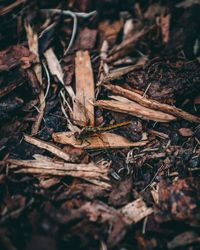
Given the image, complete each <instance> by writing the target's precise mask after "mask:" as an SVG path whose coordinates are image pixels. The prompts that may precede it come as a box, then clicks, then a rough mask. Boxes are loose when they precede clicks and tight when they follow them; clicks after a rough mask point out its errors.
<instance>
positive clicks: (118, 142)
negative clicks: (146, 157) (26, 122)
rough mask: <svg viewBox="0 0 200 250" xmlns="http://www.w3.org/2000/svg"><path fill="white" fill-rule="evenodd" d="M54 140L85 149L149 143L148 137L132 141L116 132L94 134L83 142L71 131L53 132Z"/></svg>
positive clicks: (126, 146)
mask: <svg viewBox="0 0 200 250" xmlns="http://www.w3.org/2000/svg"><path fill="white" fill-rule="evenodd" d="M52 137H53V140H54V141H55V142H58V143H61V144H70V145H72V146H74V147H78V148H85V149H96V148H129V147H139V146H144V145H146V144H147V140H146V138H144V139H143V140H142V141H139V142H131V141H129V140H128V139H127V138H125V137H123V136H121V135H116V134H114V133H101V134H98V135H94V136H92V137H90V138H87V140H85V141H83V142H81V141H78V140H76V139H75V137H74V135H73V134H72V133H71V132H59V133H53V135H52Z"/></svg>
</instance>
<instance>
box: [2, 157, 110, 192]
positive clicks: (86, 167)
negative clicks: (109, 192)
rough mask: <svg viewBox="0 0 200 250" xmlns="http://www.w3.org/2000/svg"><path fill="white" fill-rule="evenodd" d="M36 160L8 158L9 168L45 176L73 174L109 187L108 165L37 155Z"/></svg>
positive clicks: (17, 171)
mask: <svg viewBox="0 0 200 250" xmlns="http://www.w3.org/2000/svg"><path fill="white" fill-rule="evenodd" d="M35 158H36V159H35V160H17V159H8V160H7V163H9V164H11V165H9V169H10V170H12V171H14V172H15V173H26V174H37V175H40V176H41V175H45V176H67V175H68V176H73V177H78V178H81V179H85V180H87V181H90V180H91V182H92V183H93V184H94V183H96V185H100V186H101V187H103V188H106V189H109V188H110V184H109V178H108V177H107V175H108V166H106V165H103V164H99V165H96V164H95V163H94V162H91V163H89V164H73V163H64V162H60V161H54V160H53V159H52V158H49V157H43V156H42V155H37V156H36V157H35Z"/></svg>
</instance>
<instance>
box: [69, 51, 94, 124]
mask: <svg viewBox="0 0 200 250" xmlns="http://www.w3.org/2000/svg"><path fill="white" fill-rule="evenodd" d="M75 75H76V101H75V102H74V107H73V119H74V121H75V122H76V123H77V124H79V125H82V126H84V125H86V124H87V122H88V121H89V123H90V125H91V126H94V106H93V105H92V102H93V100H94V77H93V71H92V66H91V61H90V55H89V53H88V51H78V52H77V53H76V57H75Z"/></svg>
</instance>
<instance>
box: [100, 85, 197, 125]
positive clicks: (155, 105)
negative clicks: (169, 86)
mask: <svg viewBox="0 0 200 250" xmlns="http://www.w3.org/2000/svg"><path fill="white" fill-rule="evenodd" d="M104 86H105V87H106V88H107V89H109V90H112V92H113V93H115V94H118V95H120V96H124V97H126V98H128V99H130V100H132V101H135V102H137V103H139V104H140V105H142V106H144V107H147V108H151V109H154V110H159V111H162V112H166V113H168V114H171V115H173V116H177V117H181V118H183V119H185V120H188V121H191V122H196V123H200V117H197V116H195V115H191V114H189V113H187V112H185V111H183V110H182V109H180V108H176V107H175V106H170V105H168V104H164V103H160V102H158V101H155V100H152V99H149V98H147V97H143V96H141V95H140V94H138V93H136V92H135V91H133V90H132V91H131V90H128V89H124V88H122V87H120V86H118V85H112V84H104Z"/></svg>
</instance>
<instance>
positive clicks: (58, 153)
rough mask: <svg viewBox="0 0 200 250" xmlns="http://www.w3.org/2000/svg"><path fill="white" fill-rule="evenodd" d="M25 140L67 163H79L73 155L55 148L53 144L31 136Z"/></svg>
mask: <svg viewBox="0 0 200 250" xmlns="http://www.w3.org/2000/svg"><path fill="white" fill-rule="evenodd" d="M24 140H25V141H26V142H28V143H31V144H33V145H35V146H37V147H39V148H43V149H46V150H47V151H48V152H51V153H52V154H54V155H56V156H57V157H59V158H61V159H63V160H65V161H69V162H75V161H77V159H75V158H74V157H73V156H72V155H70V154H67V153H66V152H64V151H63V150H62V149H60V148H58V147H57V146H55V145H53V144H51V143H48V142H44V141H41V140H39V139H36V138H33V137H31V136H28V135H25V136H24Z"/></svg>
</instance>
